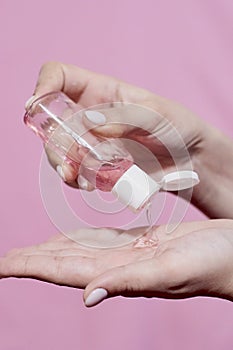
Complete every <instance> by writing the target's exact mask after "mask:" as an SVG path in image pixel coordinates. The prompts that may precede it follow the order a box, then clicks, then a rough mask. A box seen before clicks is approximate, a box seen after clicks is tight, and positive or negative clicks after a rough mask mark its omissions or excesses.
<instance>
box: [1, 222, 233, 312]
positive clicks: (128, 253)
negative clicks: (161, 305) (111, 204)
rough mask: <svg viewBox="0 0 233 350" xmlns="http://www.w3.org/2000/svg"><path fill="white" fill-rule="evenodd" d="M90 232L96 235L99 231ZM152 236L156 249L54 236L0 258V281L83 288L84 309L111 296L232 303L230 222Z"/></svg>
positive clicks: (158, 231)
mask: <svg viewBox="0 0 233 350" xmlns="http://www.w3.org/2000/svg"><path fill="white" fill-rule="evenodd" d="M92 230H93V234H96V235H98V234H99V233H100V230H102V229H92ZM112 230H114V229H112ZM142 230H143V228H142ZM153 234H154V235H155V236H156V238H158V239H159V245H158V247H157V248H155V247H145V248H136V247H135V246H134V245H133V244H130V245H128V246H124V247H121V248H114V249H93V248H86V247H84V246H80V245H78V244H77V243H75V242H74V241H71V240H70V239H68V238H66V237H65V236H63V235H58V236H55V237H54V238H52V239H50V240H49V241H48V242H46V243H43V244H40V245H37V246H33V247H28V248H22V249H15V250H13V251H11V252H9V253H8V254H7V255H6V257H3V258H1V259H0V277H1V278H7V277H19V278H20V277H23V278H25V277H28V278H35V279H39V280H43V281H47V282H51V283H55V284H58V285H66V286H70V287H75V288H83V289H84V288H86V289H85V292H84V300H85V304H86V306H93V305H95V304H97V303H99V302H100V301H101V300H103V299H104V298H110V297H113V296H117V295H123V296H126V297H140V296H143V297H160V298H169V299H173V298H188V297H194V296H210V297H211V296H213V297H219V298H225V299H229V300H231V301H233V270H232V266H233V221H231V220H212V221H203V222H193V223H183V224H181V225H180V226H179V227H178V228H177V229H176V230H175V231H174V232H173V233H172V234H166V227H165V226H160V227H157V228H154V229H153ZM74 239H75V233H74Z"/></svg>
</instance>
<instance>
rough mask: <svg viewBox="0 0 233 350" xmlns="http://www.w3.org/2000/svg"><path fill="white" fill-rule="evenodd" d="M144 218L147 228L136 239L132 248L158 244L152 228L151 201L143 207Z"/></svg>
mask: <svg viewBox="0 0 233 350" xmlns="http://www.w3.org/2000/svg"><path fill="white" fill-rule="evenodd" d="M145 210H146V218H147V223H148V228H147V229H146V232H145V233H144V235H143V236H142V237H140V238H138V239H137V240H136V242H135V243H134V248H157V247H158V244H159V239H158V237H157V236H156V233H155V231H154V230H153V221H152V215H151V210H152V203H151V201H149V202H148V203H147V205H146V207H145Z"/></svg>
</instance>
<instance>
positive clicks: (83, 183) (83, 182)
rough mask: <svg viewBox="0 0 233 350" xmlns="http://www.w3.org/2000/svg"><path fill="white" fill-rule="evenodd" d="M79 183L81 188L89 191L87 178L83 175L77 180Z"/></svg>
mask: <svg viewBox="0 0 233 350" xmlns="http://www.w3.org/2000/svg"><path fill="white" fill-rule="evenodd" d="M77 183H78V185H79V187H80V188H81V189H82V190H87V189H88V184H89V183H88V181H87V180H86V179H85V177H83V176H82V175H79V176H78V178H77Z"/></svg>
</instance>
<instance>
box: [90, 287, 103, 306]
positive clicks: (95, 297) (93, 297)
mask: <svg viewBox="0 0 233 350" xmlns="http://www.w3.org/2000/svg"><path fill="white" fill-rule="evenodd" d="M107 295H108V292H107V291H106V289H104V288H97V289H95V290H93V291H92V292H91V294H89V295H88V297H87V299H86V301H85V305H86V306H94V305H96V304H99V303H100V302H101V301H102V300H104V299H105V298H106V297H107Z"/></svg>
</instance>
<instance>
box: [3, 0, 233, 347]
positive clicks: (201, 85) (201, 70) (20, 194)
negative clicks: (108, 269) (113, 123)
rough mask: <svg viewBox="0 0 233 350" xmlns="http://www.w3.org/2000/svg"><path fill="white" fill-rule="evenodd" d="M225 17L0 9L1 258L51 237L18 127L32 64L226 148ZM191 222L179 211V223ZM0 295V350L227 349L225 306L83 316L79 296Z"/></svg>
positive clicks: (7, 286)
mask: <svg viewBox="0 0 233 350" xmlns="http://www.w3.org/2000/svg"><path fill="white" fill-rule="evenodd" d="M232 15H233V2H232V0H218V1H217V0H176V1H172V0H170V1H169V0H144V1H135V0H134V1H133V0H118V1H111V0H99V1H95V0H93V1H91V0H83V1H81V0H66V1H54V0H52V1H49V0H41V1H38V2H35V1H31V0H20V1H16V0H15V1H13V0H1V1H0V45H1V55H0V62H1V64H0V69H1V75H0V77H1V81H0V84H1V110H2V126H1V131H2V132H1V139H0V142H1V149H2V152H1V185H0V186H1V187H0V195H1V252H0V253H1V254H4V252H6V251H7V250H9V249H11V248H13V247H20V246H24V245H30V244H33V243H36V242H41V241H43V240H45V239H46V238H48V237H50V236H51V235H52V234H54V233H55V232H56V229H55V228H54V227H53V226H52V224H51V223H50V221H49V219H48V217H47V215H46V213H45V211H44V208H43V205H42V202H41V197H40V192H39V184H38V169H39V161H40V157H41V144H40V143H39V142H37V140H36V139H35V136H34V135H33V134H32V133H31V132H29V131H28V130H27V129H26V127H25V126H24V125H23V122H22V115H23V112H24V101H25V100H26V99H27V98H28V97H30V95H31V93H32V91H33V87H34V84H35V81H36V77H37V73H38V70H39V68H40V66H41V64H42V63H43V62H45V61H47V60H60V61H63V62H67V63H74V64H77V65H79V66H82V67H86V68H89V69H91V70H94V71H98V72H102V73H105V74H109V75H114V76H117V77H119V78H121V79H123V80H126V81H128V82H130V83H133V84H136V85H140V86H142V87H145V88H148V89H150V90H152V91H154V92H156V93H158V94H161V95H164V96H166V97H169V98H173V99H175V100H178V101H180V102H182V103H184V104H185V105H186V106H188V107H189V108H191V109H192V110H193V111H195V112H196V113H198V114H199V115H200V116H201V117H202V118H204V119H206V120H208V121H210V122H211V123H213V124H214V125H216V126H218V127H219V128H220V129H222V130H223V131H225V132H226V133H227V134H228V135H230V136H231V135H232V132H233V123H232V111H233V100H232V91H233V84H232V76H233V68H232V62H233V45H232V37H233V31H232V29H233V27H232ZM216 200H217V199H216ZM213 205H214V203H213ZM199 218H203V216H202V214H200V213H199V212H198V211H197V210H195V209H194V208H190V210H189V213H188V215H187V217H186V220H187V219H189V220H190V219H193V220H196V219H199ZM0 295H1V298H0V349H1V350H15V349H17V350H18V349H20V350H29V349H30V350H31V349H33V350H39V349H40V350H41V349H56V350H62V349H69V350H74V349H82V350H86V349H88V350H90V349H94V350H99V349H101V350H106V349H111V350H118V349H127V350H131V349H134V350H141V349H147V350H150V349H159V350H163V349H164V350H168V349H172V350H176V349H179V350H186V349H189V350H197V349H212V350H217V349H218V350H219V349H220V348H221V349H224V350H228V349H229V350H230V349H232V343H233V332H232V325H233V306H232V305H233V304H231V303H229V302H227V301H221V300H214V299H212V300H211V299H207V298H206V299H204V298H196V299H193V300H186V301H164V300H158V299H154V300H143V299H136V300H127V299H122V298H115V299H114V300H110V301H107V302H105V303H103V304H102V305H101V306H99V307H97V308H95V309H92V310H88V309H86V308H85V307H84V306H83V303H82V292H81V291H79V290H75V289H68V288H61V287H56V286H53V285H49V284H45V283H41V282H37V281H32V280H15V279H9V280H2V281H0Z"/></svg>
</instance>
